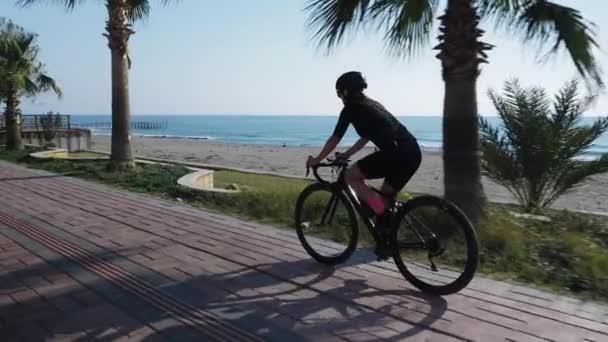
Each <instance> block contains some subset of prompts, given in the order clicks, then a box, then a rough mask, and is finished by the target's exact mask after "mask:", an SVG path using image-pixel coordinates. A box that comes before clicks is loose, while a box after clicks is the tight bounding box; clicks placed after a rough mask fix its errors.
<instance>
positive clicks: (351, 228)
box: [295, 183, 359, 265]
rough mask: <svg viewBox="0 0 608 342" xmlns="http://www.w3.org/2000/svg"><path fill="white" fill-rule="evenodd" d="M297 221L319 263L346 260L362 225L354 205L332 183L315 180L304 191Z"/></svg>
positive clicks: (302, 238)
mask: <svg viewBox="0 0 608 342" xmlns="http://www.w3.org/2000/svg"><path fill="white" fill-rule="evenodd" d="M295 224H296V231H297V233H298V238H299V239H300V242H301V243H302V246H303V247H304V249H305V250H306V252H308V254H310V256H312V257H313V258H314V259H315V260H317V261H318V262H320V263H323V264H326V265H335V264H339V263H341V262H344V261H345V260H346V259H348V258H349V257H350V256H351V255H352V253H353V252H354V250H355V248H356V247H357V240H358V237H359V227H358V222H357V217H356V215H355V210H354V208H353V205H352V203H351V202H350V201H349V200H348V198H346V196H345V195H344V194H343V193H342V192H340V191H337V190H336V189H335V188H334V187H332V186H331V185H329V184H324V183H315V184H312V185H309V186H308V187H307V188H305V189H304V191H302V193H301V194H300V196H299V197H298V201H297V203H296V212H295Z"/></svg>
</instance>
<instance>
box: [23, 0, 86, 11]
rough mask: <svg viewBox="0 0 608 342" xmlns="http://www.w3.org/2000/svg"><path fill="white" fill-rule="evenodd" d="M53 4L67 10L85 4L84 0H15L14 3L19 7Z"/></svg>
mask: <svg viewBox="0 0 608 342" xmlns="http://www.w3.org/2000/svg"><path fill="white" fill-rule="evenodd" d="M49 1H51V2H55V3H58V4H62V5H63V6H65V7H66V8H67V9H70V10H71V9H74V8H75V7H76V6H77V5H80V4H81V3H83V2H85V1H86V0H17V1H16V3H17V5H19V6H23V7H25V6H31V5H34V4H37V3H43V2H49Z"/></svg>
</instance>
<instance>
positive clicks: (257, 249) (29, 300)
mask: <svg viewBox="0 0 608 342" xmlns="http://www.w3.org/2000/svg"><path fill="white" fill-rule="evenodd" d="M41 174H43V175H44V173H40V172H38V171H32V170H27V169H24V168H22V167H19V166H14V165H10V164H5V163H0V184H2V194H3V196H2V199H0V205H2V206H3V207H6V208H11V210H13V211H16V212H18V213H22V214H25V215H27V217H31V219H30V220H29V221H28V222H29V223H30V224H31V225H33V226H37V227H38V226H39V227H42V226H44V224H48V225H52V226H53V227H55V228H57V229H59V230H61V231H63V232H66V233H69V234H71V235H72V236H74V237H75V238H77V239H79V240H80V241H88V242H90V243H92V244H94V245H96V246H97V247H100V248H102V249H104V250H106V251H107V252H108V255H114V256H115V258H116V259H126V260H128V261H130V262H132V263H134V264H138V265H140V266H143V267H146V268H147V269H148V270H149V272H150V273H152V272H157V273H158V274H161V275H164V276H166V277H167V278H169V279H172V280H173V282H174V283H175V284H185V285H187V286H188V287H189V288H193V289H195V290H194V291H197V289H198V291H200V293H201V296H203V295H204V296H205V297H206V299H205V302H204V303H200V307H198V309H200V310H201V311H200V312H202V313H204V312H212V311H213V310H216V311H218V312H221V314H222V315H226V316H229V315H231V314H233V315H242V316H243V317H245V319H247V317H251V319H252V320H253V319H259V320H261V321H264V322H270V323H272V326H275V327H276V328H277V329H285V331H288V332H290V333H291V334H294V335H298V336H300V337H302V338H304V339H309V340H313V341H322V340H323V341H325V340H327V341H331V340H350V341H376V340H406V339H407V340H411V341H452V340H475V341H597V342H599V341H606V340H608V326H607V324H606V321H607V319H608V316H607V315H608V311H607V310H606V307H604V306H601V305H594V304H586V303H582V302H580V301H577V300H573V299H571V298H563V297H559V296H555V295H552V294H548V293H544V292H542V291H538V290H534V289H526V288H522V287H520V286H516V285H512V284H508V283H500V282H496V281H492V280H488V279H484V278H482V277H478V278H477V279H476V280H475V281H474V282H473V283H472V284H471V286H470V287H469V288H467V289H465V290H463V291H462V292H461V293H459V294H455V295H451V296H448V297H445V298H430V297H428V296H426V295H423V294H421V293H419V292H418V291H417V290H416V289H414V288H413V287H411V286H410V285H409V284H408V283H407V282H406V281H405V280H403V278H402V277H401V275H400V274H399V273H398V272H397V271H396V268H395V267H394V265H393V264H392V263H388V262H384V263H378V262H369V263H367V264H363V263H360V262H351V263H349V264H347V265H344V266H341V267H339V268H337V269H335V270H332V269H327V268H324V267H322V266H321V265H318V264H316V263H315V262H313V261H312V260H311V259H310V258H309V257H308V256H307V254H306V253H305V252H304V251H303V249H302V248H301V246H300V245H299V242H298V241H297V238H296V237H295V234H292V233H291V232H288V231H279V230H275V229H273V228H269V227H266V226H262V225H258V224H252V223H248V222H244V221H240V220H236V219H232V218H229V217H225V216H222V215H218V214H214V213H209V212H206V211H201V210H196V209H191V208H187V207H183V206H178V205H174V204H170V203H167V202H162V201H160V200H156V199H151V198H149V197H147V196H143V195H136V194H131V193H126V192H122V191H117V190H114V189H110V188H108V187H105V186H101V185H97V184H92V183H88V182H84V181H81V180H75V179H71V178H56V177H54V178H44V177H36V176H39V175H41ZM34 177H35V178H34ZM11 178H13V179H12V180H9V179H11ZM0 210H2V208H0ZM22 219H23V218H22ZM38 220H40V221H42V222H40V221H38ZM43 228H44V227H42V228H40V229H43ZM54 238H55V239H58V237H56V236H55V237H54ZM65 243H66V244H68V245H69V244H70V243H71V244H74V243H73V242H65ZM68 245H66V246H68ZM66 248H67V247H66ZM70 248H71V247H70ZM74 248H76V247H74ZM82 248H84V247H82ZM104 260H105V259H104ZM112 260H114V259H112ZM112 260H110V261H107V262H108V263H109V264H111V263H112V262H113V261H112ZM0 265H1V270H2V275H1V276H0V279H1V280H2V283H0V317H1V318H2V325H0V331H2V332H6V333H7V335H6V336H11V337H10V338H13V339H15V340H19V339H27V338H29V339H36V338H40V337H41V336H42V337H44V338H51V337H54V338H55V339H56V340H66V341H68V340H78V339H85V340H86V339H94V338H97V339H101V340H124V341H129V340H132V341H138V340H146V341H150V340H153V339H158V340H163V338H164V337H163V336H164V335H163V331H166V330H172V329H177V328H179V327H175V326H172V324H173V325H175V323H171V322H174V320H167V321H165V322H166V323H163V320H162V319H161V320H160V321H157V322H142V321H141V320H138V319H136V318H134V317H133V314H132V313H129V312H127V311H128V310H127V311H125V310H123V309H121V308H119V307H117V306H115V305H112V304H110V303H108V302H107V301H106V300H105V299H104V298H102V296H100V295H99V294H97V293H96V292H95V291H94V290H92V289H89V288H87V287H86V286H84V285H83V284H81V283H80V282H79V281H77V280H76V279H75V278H74V277H72V275H71V274H67V273H64V272H63V271H61V270H58V269H57V268H56V267H54V266H52V265H50V264H49V263H48V260H45V259H44V258H43V257H41V256H39V255H36V254H35V253H32V252H31V251H30V250H28V249H27V248H25V247H24V246H21V245H19V244H17V243H16V242H15V241H13V240H12V239H10V238H8V237H7V236H3V235H1V234H0ZM32 269H33V270H35V271H36V272H28V270H32ZM133 277H136V276H133ZM133 279H135V278H133ZM133 281H135V280H133ZM137 281H140V280H137ZM175 284H174V285H175ZM176 286H177V285H176ZM180 295H181V294H179V293H178V294H176V296H178V297H179V296H180ZM191 298H192V297H191ZM192 305H194V304H192ZM552 308H560V309H559V310H557V309H552ZM178 324H182V323H179V322H178ZM250 329H253V330H255V327H253V328H250ZM251 332H252V333H259V336H266V335H264V333H263V332H257V331H251ZM3 336H5V335H4V334H3ZM3 340H4V339H3ZM38 340H40V339H38Z"/></svg>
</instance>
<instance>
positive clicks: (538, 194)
mask: <svg viewBox="0 0 608 342" xmlns="http://www.w3.org/2000/svg"><path fill="white" fill-rule="evenodd" d="M488 94H489V97H490V99H491V100H492V102H493V104H494V107H495V108H496V110H497V111H498V115H499V116H500V119H501V121H502V127H501V128H502V129H499V128H497V127H493V126H491V125H490V124H489V123H488V121H487V120H485V119H480V121H481V122H480V130H481V132H480V133H481V135H480V147H481V152H482V156H483V158H482V170H483V173H484V174H485V175H486V176H488V177H489V178H491V179H492V180H494V181H496V182H497V183H499V184H501V185H503V186H505V187H506V188H507V189H508V190H509V191H510V192H511V193H512V194H513V195H514V196H515V198H516V199H517V201H518V202H519V203H520V204H521V205H522V206H523V208H524V209H525V210H526V211H528V212H538V211H540V210H541V209H543V208H546V207H548V206H550V205H551V204H552V203H553V202H554V201H555V200H556V199H557V198H558V197H559V196H561V195H563V194H564V193H566V192H567V191H569V190H571V189H573V188H574V187H576V186H578V185H581V184H582V183H583V181H584V180H585V179H587V178H588V177H589V176H592V175H594V174H598V173H602V172H607V171H608V153H605V154H603V155H601V156H600V157H599V158H597V159H595V160H591V161H584V160H581V158H580V157H581V156H582V155H583V154H584V153H585V152H586V151H587V150H588V149H589V148H590V147H592V146H593V142H594V141H595V140H596V139H597V138H599V137H600V136H601V135H602V134H603V133H604V132H606V130H608V118H599V119H597V120H595V122H594V123H593V124H592V125H590V126H584V125H581V119H582V115H583V113H584V112H585V111H586V110H587V108H588V106H589V104H590V102H591V99H590V98H581V97H579V94H578V84H577V82H576V81H572V82H569V83H567V84H566V85H565V86H564V87H563V88H562V89H561V90H560V91H559V93H558V94H557V95H556V96H555V97H554V99H553V101H551V99H550V98H549V97H548V96H547V94H546V92H545V90H544V89H542V88H539V87H532V88H523V87H522V86H521V85H520V84H519V82H518V81H517V80H512V81H507V82H505V86H504V94H503V95H499V94H496V93H495V92H494V91H492V90H490V91H489V93H488Z"/></svg>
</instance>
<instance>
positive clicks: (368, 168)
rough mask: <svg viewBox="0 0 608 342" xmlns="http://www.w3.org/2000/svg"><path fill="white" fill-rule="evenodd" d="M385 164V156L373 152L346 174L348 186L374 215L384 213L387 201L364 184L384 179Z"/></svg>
mask: <svg viewBox="0 0 608 342" xmlns="http://www.w3.org/2000/svg"><path fill="white" fill-rule="evenodd" d="M386 164H387V156H386V155H384V154H383V153H382V152H375V153H372V154H370V155H368V156H366V157H364V158H363V159H361V160H359V161H358V162H357V163H356V164H355V165H353V166H352V167H351V168H349V169H348V170H347V172H346V182H347V183H348V185H350V186H351V187H352V188H353V190H354V191H355V194H356V195H357V197H359V198H360V199H361V200H363V201H365V203H367V204H368V205H369V206H370V207H371V208H372V210H374V212H375V213H376V215H380V214H381V213H382V212H384V209H386V207H387V205H388V202H389V201H388V200H387V199H386V198H384V197H383V196H381V195H380V194H378V193H377V192H376V191H374V190H373V189H371V188H370V187H369V186H368V185H367V184H365V180H366V179H377V178H385V177H386V170H387V166H386ZM388 167H390V166H388Z"/></svg>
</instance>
